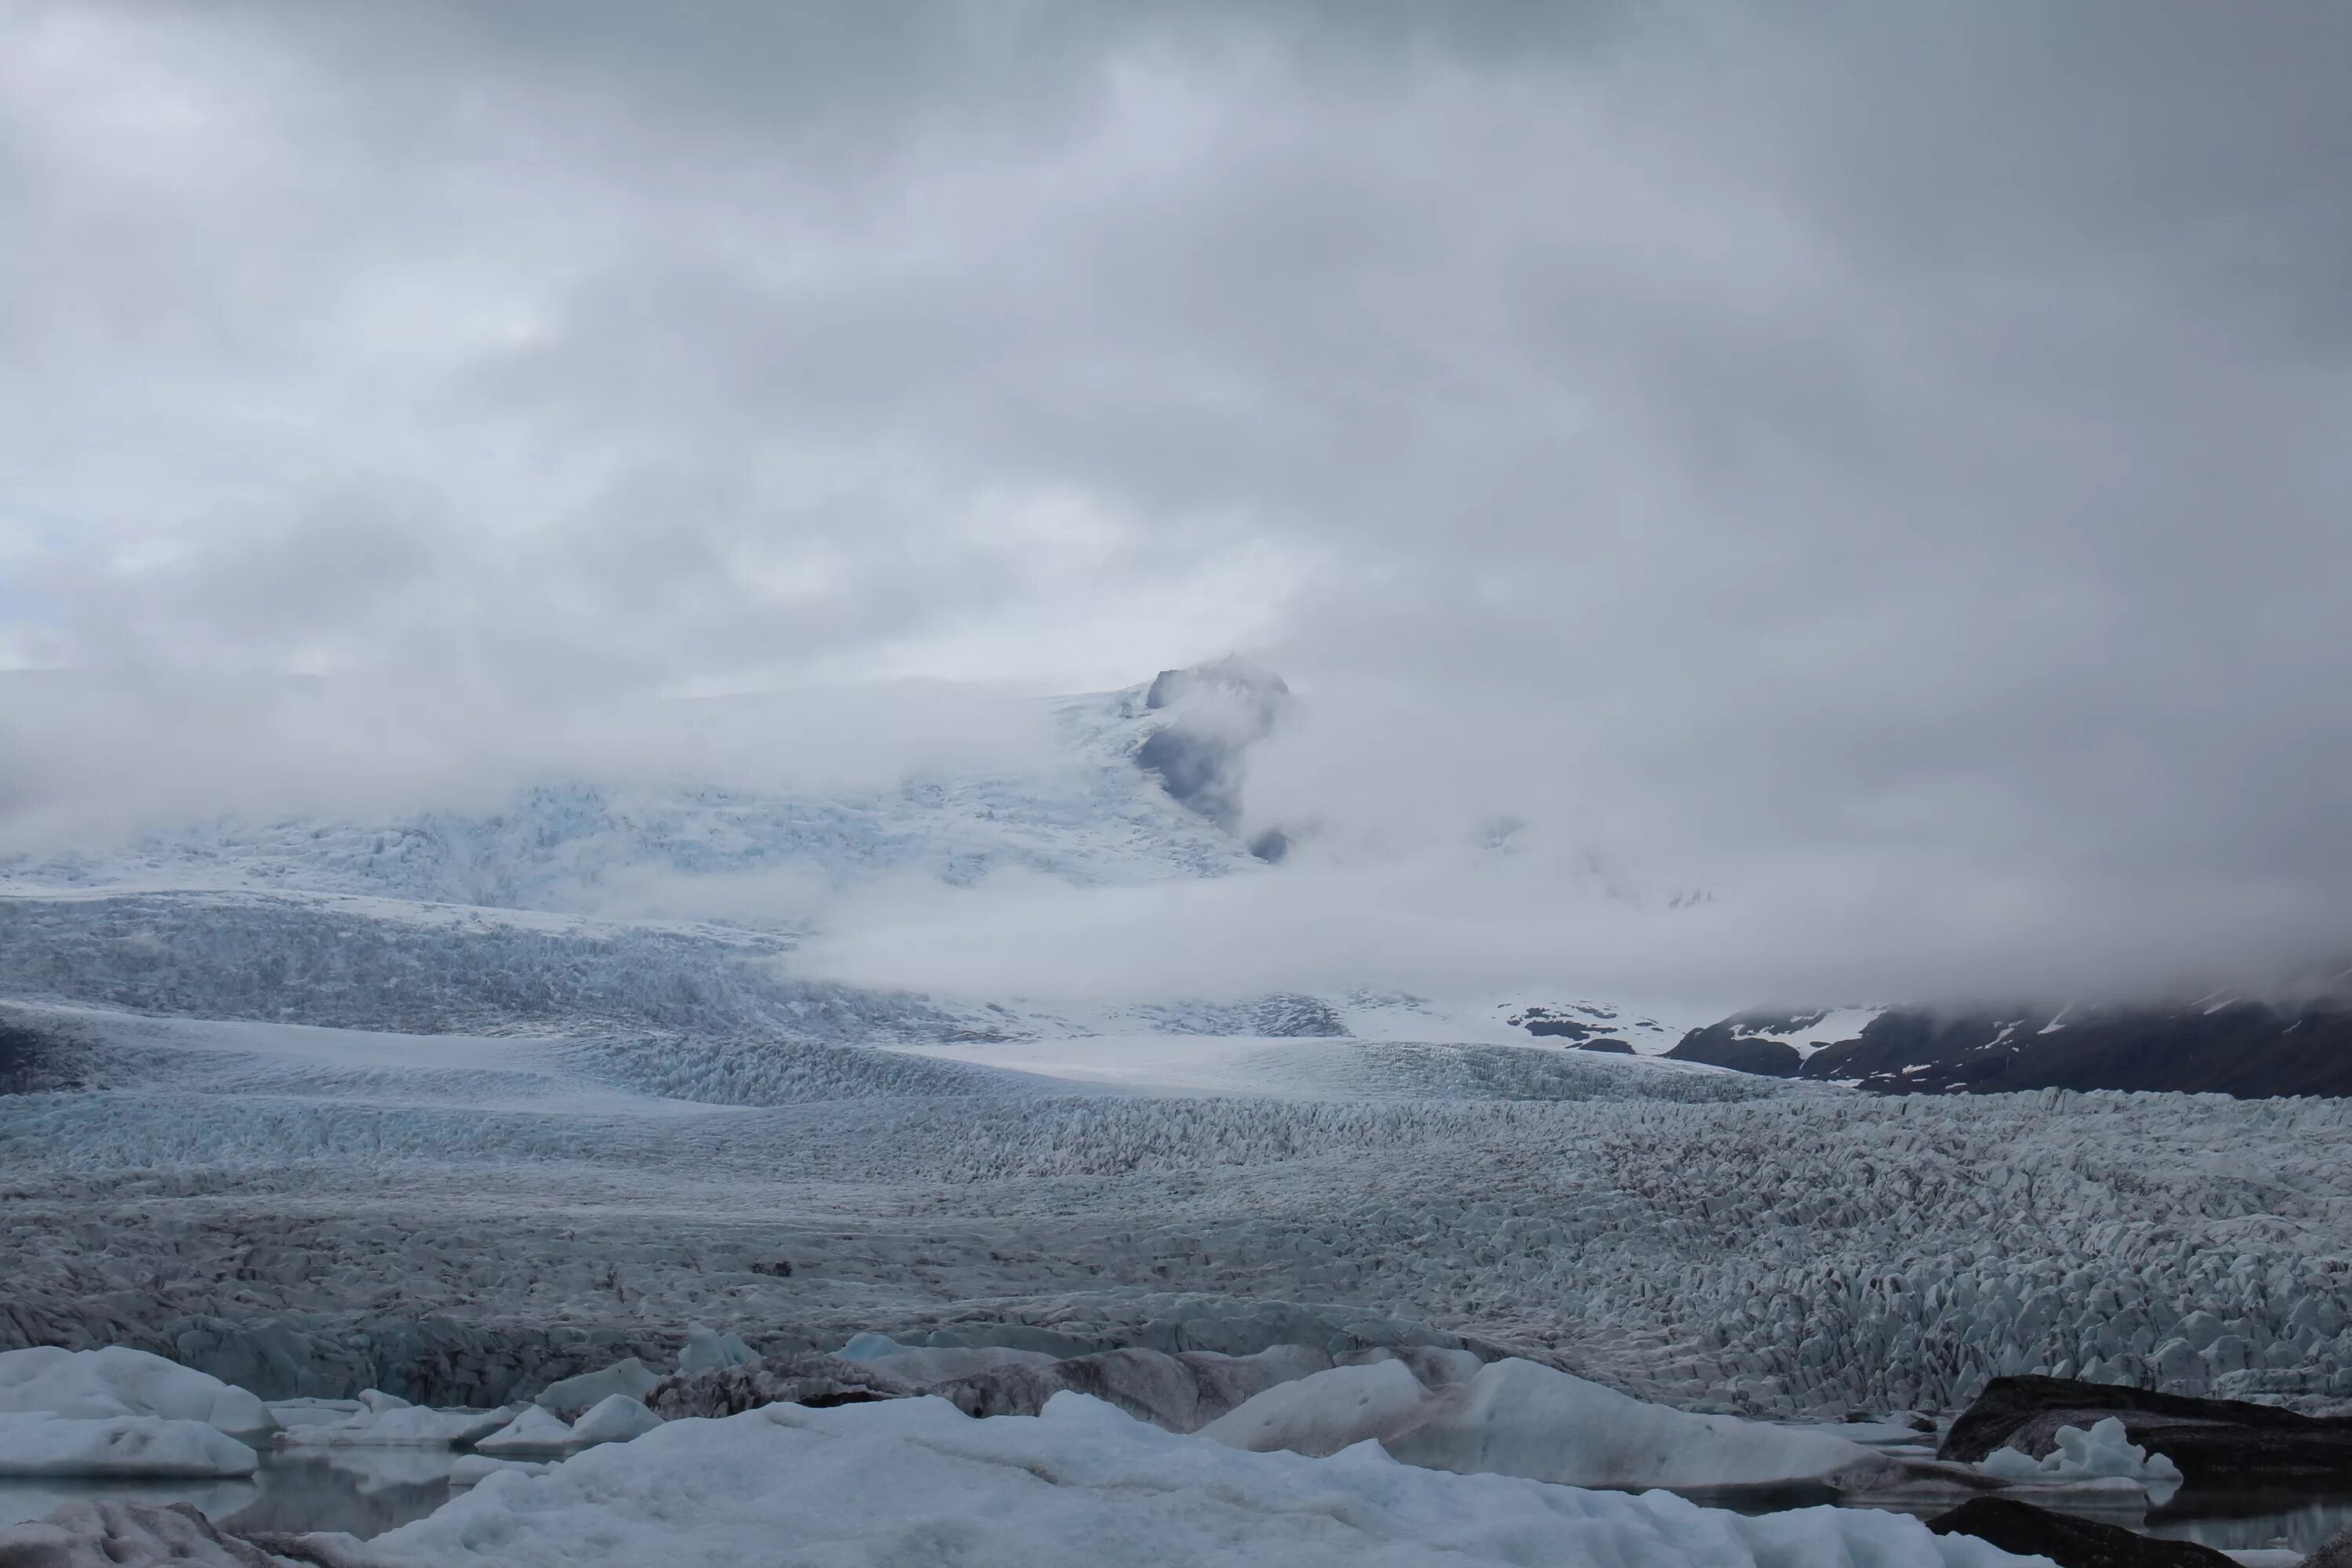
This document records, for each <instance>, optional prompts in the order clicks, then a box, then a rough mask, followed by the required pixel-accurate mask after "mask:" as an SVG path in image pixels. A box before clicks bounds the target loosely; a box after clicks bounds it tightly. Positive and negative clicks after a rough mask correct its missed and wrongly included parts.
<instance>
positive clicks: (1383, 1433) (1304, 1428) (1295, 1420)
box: [1200, 1361, 1429, 1455]
mask: <svg viewBox="0 0 2352 1568" xmlns="http://www.w3.org/2000/svg"><path fill="white" fill-rule="evenodd" d="M1428 1405H1429V1390H1428V1389H1426V1388H1424V1387H1423V1386H1422V1383H1421V1379H1419V1378H1417V1377H1415V1376H1413V1375H1412V1371H1411V1369H1409V1368H1408V1367H1406V1365H1405V1364H1404V1363H1402V1362H1401V1361H1380V1362H1372V1363H1369V1364H1366V1365H1362V1366H1335V1367H1333V1368H1332V1369H1331V1370H1330V1371H1328V1372H1318V1373H1313V1374H1311V1375H1309V1376H1307V1377H1302V1378H1300V1379H1298V1380H1297V1382H1295V1383H1278V1384H1275V1385H1274V1386H1273V1387H1272V1388H1269V1389H1267V1390H1266V1391H1265V1393H1263V1394H1257V1395H1255V1396H1254V1397H1252V1398H1251V1399H1248V1400H1246V1401H1244V1403H1243V1404H1242V1405H1240V1406H1239V1407H1238V1408H1236V1409H1234V1410H1231V1411H1228V1412H1226V1413H1225V1414H1224V1415H1220V1416H1218V1417H1217V1418H1216V1419H1215V1420H1214V1421H1212V1422H1210V1423H1209V1424H1208V1425H1207V1426H1203V1427H1202V1428H1201V1433H1200V1435H1201V1436H1203V1437H1208V1438H1211V1439H1213V1440H1214V1441H1216V1442H1219V1443H1223V1444H1224V1445H1225V1446H1226V1447H1233V1448H1247V1449H1249V1450H1251V1451H1252V1452H1254V1453H1261V1454H1263V1453H1265V1452H1268V1451H1269V1450H1272V1449H1276V1448H1287V1449H1289V1450H1290V1451H1291V1452H1292V1453H1294V1454H1317V1455H1321V1454H1336V1453H1338V1452H1339V1450H1340V1449H1342V1448H1347V1447H1353V1446H1354V1445H1356V1444H1358V1443H1361V1442H1364V1441H1366V1440H1367V1439H1372V1440H1377V1439H1379V1438H1381V1437H1388V1436H1395V1435H1396V1434H1398V1433H1400V1432H1402V1431H1405V1430H1407V1429H1409V1428H1410V1427H1412V1426H1417V1425H1418V1424H1419V1423H1420V1422H1421V1420H1422V1418H1423V1415H1425V1414H1426V1413H1427V1409H1428Z"/></svg>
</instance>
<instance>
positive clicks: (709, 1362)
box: [615, 1323, 760, 1394]
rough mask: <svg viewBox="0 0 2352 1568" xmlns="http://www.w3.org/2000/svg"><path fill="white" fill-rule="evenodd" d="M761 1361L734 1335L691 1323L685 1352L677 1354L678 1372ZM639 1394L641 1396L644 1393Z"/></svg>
mask: <svg viewBox="0 0 2352 1568" xmlns="http://www.w3.org/2000/svg"><path fill="white" fill-rule="evenodd" d="M759 1359H760V1355H759V1352H757V1351H754V1350H753V1349H752V1348H751V1346H750V1345H747V1344H745V1343H744V1342H742V1341H741V1340H740V1339H738V1338H737V1337H736V1336H735V1335H733V1334H731V1333H728V1334H721V1333H719V1332H718V1331H715V1330H713V1329H712V1328H711V1327H710V1326H709V1324H707V1323H688V1325H687V1326H686V1348H685V1349H684V1350H681V1351H680V1352H677V1370H678V1371H680V1372H717V1371H719V1370H720V1369H722V1368H725V1367H730V1366H749V1365H751V1363H753V1362H756V1361H758V1360H759ZM615 1392H626V1391H625V1390H616V1391H615ZM637 1392H638V1393H640V1394H642V1393H643V1392H644V1390H642V1389H639V1390H637Z"/></svg>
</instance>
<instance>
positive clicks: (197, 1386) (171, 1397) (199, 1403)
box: [0, 1345, 277, 1432]
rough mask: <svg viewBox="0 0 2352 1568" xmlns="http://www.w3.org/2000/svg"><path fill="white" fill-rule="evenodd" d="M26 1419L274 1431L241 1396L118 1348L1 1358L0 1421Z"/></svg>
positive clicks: (42, 1349) (41, 1349)
mask: <svg viewBox="0 0 2352 1568" xmlns="http://www.w3.org/2000/svg"><path fill="white" fill-rule="evenodd" d="M28 1411H41V1412H47V1413H48V1414H50V1415H70V1416H77V1417H80V1418H83V1419H87V1420H103V1419H105V1418H107V1417H110V1416H117V1415H155V1416H161V1417H163V1419H165V1420H167V1421H201V1422H203V1423H204V1424H205V1425H206V1426H217V1427H219V1428H220V1429H221V1430H222V1431H224V1432H267V1431H268V1430H269V1428H271V1427H272V1426H276V1425H277V1422H276V1421H275V1420H273V1419H272V1418H271V1416H270V1414H269V1410H268V1406H266V1405H263V1404H262V1403H261V1401H260V1400H258V1399H257V1398H255V1397H254V1396H253V1395H252V1394H247V1392H246V1391H245V1390H244V1389H242V1388H234V1387H231V1386H230V1385H229V1384H226V1383H223V1382H222V1381H221V1380H220V1379H219V1378H216V1377H212V1376H209V1375H207V1374H206V1373H201V1372H197V1371H195V1370H194V1368H191V1367H184V1366H182V1365H180V1364H179V1363H176V1362H169V1361H165V1360H164V1359H163V1357H162V1356H159V1355H150V1354H148V1353H147V1352H145V1351H136V1350H132V1349H131V1348H129V1347H128V1346H125V1345H109V1346H107V1347H106V1348H105V1349H104V1350H95V1351H69V1350H60V1349H58V1348H55V1347H53V1346H47V1345H44V1346H37V1347H35V1348H32V1349H29V1350H18V1351H0V1413H11V1412H18V1413H21V1412H28Z"/></svg>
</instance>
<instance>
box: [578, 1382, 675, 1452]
mask: <svg viewBox="0 0 2352 1568" xmlns="http://www.w3.org/2000/svg"><path fill="white" fill-rule="evenodd" d="M661 1424H662V1418H661V1417H660V1416H658V1415H655V1414H654V1413H653V1412H652V1411H650V1410H648V1409H646V1407H645V1405H643V1404H641V1403H640V1402H638V1401H637V1400H635V1399H632V1398H630V1397H629V1396H628V1395H627V1394H614V1395H613V1396H612V1397H611V1398H609V1399H603V1400H599V1401H598V1402H597V1403H596V1406H595V1408H594V1409H593V1410H591V1411H589V1412H588V1414H587V1415H583V1416H582V1417H581V1418H580V1419H579V1420H577V1421H575V1422H573V1423H572V1441H573V1442H574V1443H578V1444H583V1445H585V1444H590V1443H625V1442H627V1441H628V1440H629V1439H630V1438H632V1437H635V1436H642V1435H643V1434H645V1433H647V1432H650V1431H652V1430H653V1429H654V1428H655V1427H656V1426H660V1425H661Z"/></svg>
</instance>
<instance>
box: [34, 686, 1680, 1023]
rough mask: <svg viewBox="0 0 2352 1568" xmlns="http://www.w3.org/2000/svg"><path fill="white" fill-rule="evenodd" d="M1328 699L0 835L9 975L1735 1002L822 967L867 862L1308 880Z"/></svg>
mask: <svg viewBox="0 0 2352 1568" xmlns="http://www.w3.org/2000/svg"><path fill="white" fill-rule="evenodd" d="M1296 704H1297V699H1295V698H1294V697H1293V696H1292V695H1291V694H1290V692H1289V689H1288V688H1287V687H1286V685H1285V683H1284V682H1283V680H1282V679H1281V678H1280V677H1279V676H1277V675H1276V674H1274V673H1273V672H1272V671H1269V670H1265V669H1263V668H1258V667H1256V666H1255V665H1251V664H1249V663H1247V662H1246V661H1244V660H1241V659H1238V658H1227V659H1223V660H1219V661H1217V662H1215V663H1213V664H1209V665H1204V666H1201V667H1198V668H1192V669H1185V670H1164V671H1161V672H1160V674H1159V675H1158V676H1157V677H1156V678H1154V679H1152V680H1150V681H1149V682H1141V683H1139V684H1137V685H1135V686H1131V687H1129V688H1126V689H1120V690H1117V691H1109V692H1101V693H1094V694H1089V695H1083V696H1073V697H1065V698H1057V699H1051V700H1046V701H1045V704H1044V707H1045V715H1044V717H1045V723H1044V724H1043V725H1041V726H1040V728H1042V729H1043V730H1044V731H1046V732H1047V733H1048V734H1049V735H1050V737H1051V742H1052V743H1051V745H1050V747H1048V748H1047V749H1046V750H1045V752H1043V753H1042V754H1040V755H1036V756H1034V757H1027V758H1026V759H1025V760H1024V762H1022V763H1019V764H1018V765H1007V766H1001V767H997V768H994V769H990V770H982V771H961V772H959V771H954V770H951V769H947V768H939V767H934V768H929V769H926V770H919V771H916V772H914V773H908V774H906V775H905V776H902V777H898V778H897V779H895V780H893V781H891V782H889V783H887V784H879V785H866V786H861V787H853V788H841V787H832V788H816V787H806V786H803V787H783V786H778V785H773V784H771V785H768V786H764V787H762V786H752V785H746V784H740V783H732V784H722V783H714V782H710V781H708V780H704V779H698V778H694V777H689V776H678V777H674V778H669V779H667V780H664V779H658V778H649V777H647V776H646V775H645V774H644V773H642V772H640V773H638V774H637V775H636V776H635V777H632V778H630V779H627V780H626V781H624V782H615V781H614V780H611V779H604V778H596V777H588V776H572V777H561V778H551V779H547V780H544V781H542V782H539V783H536V784H530V785H528V786H526V787H523V788H520V789H519V790H517V791H515V792H514V793H513V794H512V795H510V796H509V798H507V799H506V800H504V801H503V802H500V803H499V804H498V805H496V806H495V807H492V808H488V809H473V810H460V809H454V808H450V807H446V806H425V807H420V808H418V809H415V810H410V811H405V812H379V813H376V814H373V815H371V814H365V813H354V812H348V811H347V812H343V813H324V814H318V815H301V816H276V817H269V818H262V819H257V818H253V817H250V816H216V817H213V818H211V819H208V820H205V821H199V822H191V823H186V824H183V825H180V826H174V827H172V828H169V829H166V830H154V831H147V832H143V833H141V834H139V835H137V836H136V837H131V838H129V839H127V840H124V841H121V842H117V843H113V844H75V845H72V846H69V847H45V848H43V849H41V850H38V851H30V850H18V851H16V852H15V853H13V854H10V855H6V856H0V997H5V996H11V995H13V996H18V997H25V998H31V999H43V1000H48V1001H62V1002H68V1003H79V1004H97V1005H105V1006H110V1007H123V1008H131V1009H134V1010H138V1011H142V1012H146V1013H153V1014H183V1015H190V1016H205V1017H215V1018H244V1019H257V1020H267V1021H273V1022H276V1021H284V1022H295V1023H303V1024H311V1025H321V1026H338V1027H347V1028H366V1029H394V1030H405V1031H416V1032H436V1031H443V1032H446V1031H473V1032H481V1033H497V1032H500V1031H509V1030H517V1029H521V1030H541V1029H550V1028H555V1029H563V1030H568V1031H572V1032H584V1033H587V1034H590V1035H593V1036H595V1037H599V1038H609V1037H622V1036H631V1035H646V1034H656V1035H660V1036H663V1037H688V1036H691V1037H702V1038H708V1039H714V1040H724V1039H732V1040H743V1039H753V1038H764V1039H776V1038H782V1039H787V1040H800V1041H807V1042H821V1043H824V1044H827V1045H890V1046H899V1047H908V1046H927V1047H990V1046H1001V1045H1004V1044H1007V1043H1011V1042H1019V1041H1037V1040H1047V1041H1050V1040H1055V1039H1066V1038H1084V1037H1105V1036H1146V1035H1148V1036H1190V1037H1255V1038H1271V1039H1293V1038H1308V1037H1326V1038H1337V1037H1355V1038H1363V1039H1374V1040H1444V1041H1455V1042H1461V1043H1472V1044H1489V1045H1491V1044H1521V1045H1526V1044H1538V1043H1539V1044H1544V1045H1547V1046H1555V1047H1586V1048H1589V1049H1593V1050H1599V1051H1610V1052H1620V1053H1630V1054H1636V1055H1641V1056H1656V1055H1660V1054H1662V1053H1664V1051H1665V1050H1667V1049H1668V1048H1669V1047H1672V1046H1673V1045H1674V1044H1675V1042H1676V1041H1677V1040H1678V1039H1680V1038H1681V1037H1682V1036H1683V1035H1684V1034H1685V1032H1686V1031H1687V1030H1688V1029H1689V1028H1690V1027H1691V1026H1693V1025H1695V1024H1698V1023H1704V1022H1705V1021H1706V1019H1704V1018H1692V1017H1683V1016H1663V1015H1661V1014H1660V1013H1659V1012H1657V1011H1656V1010H1655V1009H1653V1008H1645V1007H1640V1006H1633V1005H1626V1004H1624V1003H1623V1002H1622V1001H1620V1000H1614V999H1594V998H1589V997H1580V996H1575V995H1572V994H1571V995H1560V996H1542V997H1494V996H1471V997H1449V998H1431V997H1425V996H1418V995H1412V994H1400V993H1390V992H1380V993H1374V992H1352V993H1348V994H1306V993H1304V992H1299V991H1276V992H1272V993H1268V994H1258V995H1244V996H1238V997H1235V996H1232V995H1219V996H1213V997H1202V996H1186V995H1181V994H1176V995H1166V994H1148V995H1132V996H1121V997H1115V998H1112V999H1109V1000H1098V1001H1091V1002H1086V1003H1073V1002H1067V1001H1061V1002H1054V1003H1044V1002H1039V1001H1035V1000H1032V999H1024V998H1023V997H1020V996H1016V995H1009V994H1007V995H973V996H963V997H944V996H937V995H919V994H907V993H900V992H891V991H880V990H873V989H866V988H860V987H857V986H852V985H845V984H835V983H832V982H829V981H826V980H823V979H818V978H814V977H812V976H811V975H810V974H809V973H806V972H805V971H804V967H803V965H801V964H800V963H797V962H796V959H795V956H794V955H795V954H796V953H797V952H799V951H800V950H801V948H802V946H803V944H804V943H805V942H806V941H807V940H808V939H810V938H811V937H812V936H814V935H818V934H821V933H822V932H823V931H824V921H825V918H826V911H827V910H828V909H830V908H832V907H835V905H836V904H837V902H838V900H841V899H842V898H844V897H845V896H848V895H853V894H856V893H857V892H858V891H860V890H861V889H872V888H876V887H888V888H891V889H897V890H898V891H901V892H905V891H907V890H908V889H912V890H913V892H914V893H915V895H916V896H917V897H919V896H920V890H921V889H923V888H924V887H926V886H933V887H937V888H940V889H961V888H969V887H971V886H973V885H976V884H978V883H981V882H982V881H983V880H985V879H989V878H991V877H995V876H999V875H1006V874H1010V875H1013V876H1022V877H1029V878H1042V879H1051V880H1053V881H1057V882H1060V883H1063V884H1066V885H1068V886H1072V887H1077V888H1107V887H1139V886H1146V885H1154V884H1166V883H1171V882H1182V881H1187V880H1194V879H1213V878H1236V877H1239V878H1249V877H1276V876H1281V875H1283V874H1284V871H1283V868H1280V867H1279V866H1278V865H1277V864H1276V862H1278V861H1279V860H1280V859H1281V858H1282V857H1283V854H1284V852H1285V850H1286V848H1287V847H1288V846H1289V843H1290V842H1291V839H1290V834H1291V833H1295V832H1299V831H1311V827H1308V826H1304V825H1294V826H1292V827H1291V828H1290V829H1289V830H1287V831H1286V830H1285V829H1281V828H1276V829H1266V828H1264V827H1262V826H1261V827H1259V828H1257V829H1256V830H1255V831H1254V832H1245V828H1244V821H1243V816H1242V810H1241V792H1242V788H1243V784H1244V777H1245V773H1246V768H1247V766H1248V763H1249V758H1250V754H1251V751H1252V749H1253V748H1254V747H1255V746H1256V745H1257V744H1258V743H1259V742H1262V741H1264V740H1265V739H1266V738H1267V737H1268V736H1270V735H1272V734H1274V733H1275V732H1276V731H1277V730H1278V729H1279V728H1280V727H1281V725H1282V724H1283V723H1285V722H1286V721H1287V719H1288V718H1289V717H1290V716H1291V714H1292V713H1293V711H1294V710H1295V707H1296Z"/></svg>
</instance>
